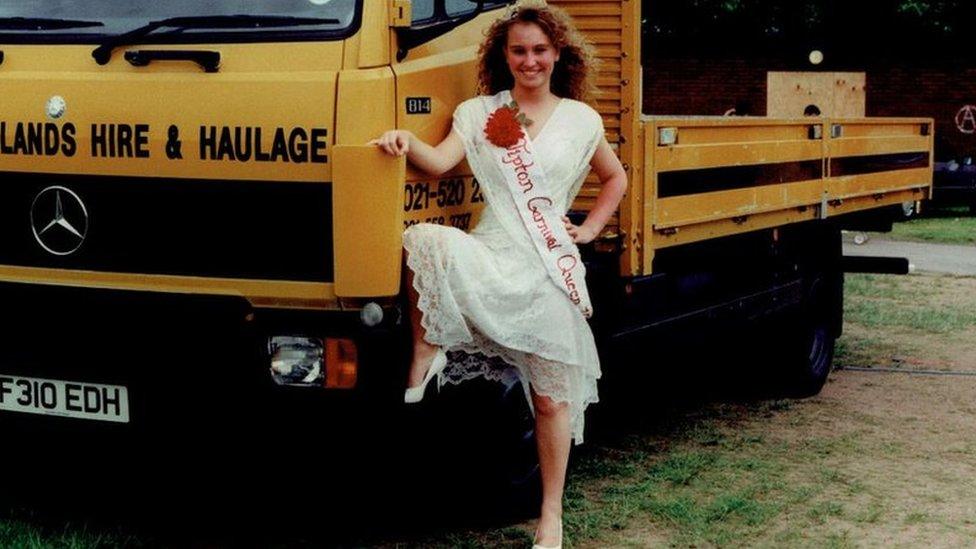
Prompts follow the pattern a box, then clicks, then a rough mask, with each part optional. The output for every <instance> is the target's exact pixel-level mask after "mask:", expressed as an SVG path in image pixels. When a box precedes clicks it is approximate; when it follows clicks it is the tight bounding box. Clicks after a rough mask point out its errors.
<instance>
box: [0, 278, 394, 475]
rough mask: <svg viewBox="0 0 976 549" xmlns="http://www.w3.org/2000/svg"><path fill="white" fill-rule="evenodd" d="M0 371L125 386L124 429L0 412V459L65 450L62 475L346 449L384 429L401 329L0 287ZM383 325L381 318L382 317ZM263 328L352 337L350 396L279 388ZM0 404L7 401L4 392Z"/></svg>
mask: <svg viewBox="0 0 976 549" xmlns="http://www.w3.org/2000/svg"><path fill="white" fill-rule="evenodd" d="M0 303H2V304H3V305H2V307H0V317H2V319H3V326H4V328H3V330H2V332H0V375H3V374H5V375H8V376H22V377H31V378H42V379H54V380H65V381H72V382H87V383H97V384H107V385H118V386H124V387H126V389H127V391H128V401H129V408H130V421H129V422H128V423H109V422H102V421H93V420H85V419H76V418H64V417H54V416H48V415H37V414H28V413H22V412H9V411H0V437H2V440H4V441H6V442H5V444H4V446H5V448H6V450H4V452H3V453H2V454H0V460H2V461H6V462H8V464H11V463H12V461H13V460H16V459H20V458H23V462H24V463H28V464H29V463H31V462H32V460H35V459H37V458H38V457H41V458H43V457H44V456H66V455H67V456H70V459H68V460H65V461H64V466H65V467H71V468H77V467H85V468H86V470H90V469H88V468H90V467H91V466H93V465H99V464H101V465H108V466H110V467H114V466H118V465H120V464H123V463H125V464H130V465H133V464H143V463H145V462H146V461H147V460H148V461H154V462H155V461H159V460H164V461H165V462H166V463H167V464H170V465H177V462H183V464H185V465H188V466H191V467H193V468H196V469H199V468H201V467H202V466H203V460H202V458H204V457H206V456H217V455H228V454H233V453H234V452H237V451H241V450H242V449H249V450H244V451H248V452H253V451H254V450H253V449H256V448H264V449H267V450H268V453H269V454H275V453H277V452H279V451H280V452H287V451H288V450H287V449H288V448H301V447H302V446H303V445H305V446H307V447H309V448H311V447H312V446H315V447H322V446H323V444H324V443H326V444H325V445H326V446H328V444H327V443H329V442H333V443H334V444H335V445H336V446H341V447H343V448H349V447H350V446H355V441H356V440H357V439H361V438H364V437H371V438H375V437H376V436H377V435H378V433H376V432H375V431H376V429H378V428H382V427H383V426H384V425H386V424H387V423H388V422H386V421H383V418H389V415H390V413H391V410H394V409H395V407H396V406H397V405H398V398H401V397H400V395H401V394H402V393H401V392H400V391H402V383H403V372H404V368H403V365H405V364H406V363H405V362H404V361H403V356H404V355H403V349H405V348H406V347H404V346H403V345H402V343H403V341H404V339H403V338H404V337H406V336H407V335H406V333H405V331H404V330H402V329H400V328H399V327H398V326H397V325H396V323H395V319H393V318H391V319H390V321H388V322H387V323H385V324H384V325H381V326H380V327H378V328H372V329H370V328H366V327H365V326H363V325H362V324H361V323H359V321H358V315H355V314H350V313H342V312H323V311H320V312H295V311H285V310H278V311H270V310H269V311H266V310H254V309H252V308H251V306H250V305H249V303H248V302H247V301H245V300H243V299H238V298H228V297H212V296H191V295H178V294H164V293H149V292H128V291H114V290H95V289H77V288H64V287H56V286H44V285H28V284H0ZM388 316H390V317H392V316H394V315H388ZM276 333H289V334H296V333H304V334H312V335H317V336H319V337H322V336H326V335H342V336H346V337H352V338H354V339H355V340H356V341H357V347H358V349H359V357H360V368H359V380H358V384H357V387H356V388H355V389H320V388H301V389H299V388H284V387H279V386H276V385H275V384H274V383H273V381H272V380H271V377H270V375H269V371H268V364H269V360H268V356H267V350H266V340H267V337H268V335H270V334H276ZM8 398H9V395H8Z"/></svg>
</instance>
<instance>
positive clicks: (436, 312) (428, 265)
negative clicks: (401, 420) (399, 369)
mask: <svg viewBox="0 0 976 549" xmlns="http://www.w3.org/2000/svg"><path fill="white" fill-rule="evenodd" d="M443 229H445V228H444V227H437V226H433V227H424V226H423V225H415V226H413V227H411V228H410V229H408V230H407V231H406V232H405V233H404V239H403V243H404V249H405V250H406V252H407V268H409V269H410V270H411V271H412V272H413V288H414V290H416V292H417V296H418V300H417V308H418V309H419V310H420V317H421V326H422V327H423V328H424V331H425V334H426V335H425V340H426V341H427V342H428V343H430V344H432V345H437V346H440V347H443V348H444V349H445V350H446V351H449V352H451V354H450V360H449V365H448V367H447V368H446V369H445V371H444V372H442V373H441V374H440V376H439V380H438V381H439V382H440V383H445V382H446V383H452V384H460V383H462V382H464V381H467V380H470V379H474V378H476V377H485V378H486V379H489V380H494V381H501V380H504V379H505V377H506V376H510V375H518V376H519V378H520V379H521V381H522V386H523V388H524V390H525V396H526V400H527V401H528V403H529V407H530V409H532V413H533V414H534V413H535V408H534V406H533V403H532V398H531V393H530V387H531V389H532V390H534V391H535V392H536V394H538V395H540V396H545V397H548V398H550V399H552V400H553V401H554V402H567V403H569V404H570V407H571V414H570V429H571V433H572V435H573V438H574V439H575V441H576V444H581V443H582V442H583V430H584V423H585V421H584V420H585V415H584V414H585V411H586V407H587V406H589V404H591V403H594V402H598V401H599V398H598V395H597V381H596V380H597V379H598V378H599V366H598V365H597V364H596V361H597V360H598V359H597V358H596V356H595V353H594V358H593V360H594V364H592V365H584V364H576V363H571V362H567V361H562V360H558V358H559V357H561V356H567V355H568V352H567V351H566V350H564V349H560V350H557V349H556V348H552V343H549V342H546V341H541V340H538V338H534V337H533V336H532V334H529V333H519V334H509V335H511V336H512V337H511V338H508V339H510V340H509V341H505V344H501V343H499V342H497V341H495V340H494V339H492V338H490V337H488V336H486V335H484V334H482V333H481V332H479V331H478V330H477V329H475V328H474V327H472V326H470V325H469V324H468V323H467V322H466V321H465V317H464V316H463V315H462V313H461V310H460V308H459V307H458V304H457V301H456V299H455V296H453V295H451V294H450V292H447V291H442V290H445V289H446V288H447V287H448V286H447V282H448V280H449V277H448V271H449V269H450V268H451V265H450V262H451V261H452V257H451V254H450V253H447V252H448V251H447V250H446V249H443V248H444V247H445V246H446V242H445V240H446V239H445V238H439V237H438V236H444V235H436V234H434V235H429V236H432V237H431V238H424V232H427V231H438V230H443ZM465 236H467V235H465ZM516 336H517V337H516ZM503 339H505V338H503ZM530 349H531V350H530ZM513 370H514V373H513Z"/></svg>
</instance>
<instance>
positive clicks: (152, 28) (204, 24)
mask: <svg viewBox="0 0 976 549" xmlns="http://www.w3.org/2000/svg"><path fill="white" fill-rule="evenodd" d="M339 22H340V21H339V20H338V19H332V18H322V17H290V16H281V15H207V16H199V17H171V18H169V19H161V20H159V21H152V22H151V23H148V24H146V25H143V26H141V27H138V28H135V29H132V30H131V31H129V32H125V33H122V34H120V35H118V36H113V37H112V38H109V39H108V40H106V41H105V42H102V44H101V45H100V46H98V47H97V48H95V49H94V50H93V51H92V57H94V58H95V61H96V62H97V63H98V64H99V65H104V64H106V63H108V61H109V59H111V58H112V50H114V49H115V48H117V47H119V46H125V45H128V44H135V43H138V42H139V41H140V40H141V39H142V38H145V37H146V36H149V35H150V34H152V33H154V32H156V31H157V30H158V29H173V30H176V31H182V30H186V29H262V28H276V27H304V26H310V25H338V24H339Z"/></svg>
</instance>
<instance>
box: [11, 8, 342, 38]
mask: <svg viewBox="0 0 976 549" xmlns="http://www.w3.org/2000/svg"><path fill="white" fill-rule="evenodd" d="M360 4H361V1H360V0H261V1H254V0H126V1H124V2H123V1H119V0H18V1H13V2H2V3H0V41H2V42H7V43H10V42H20V41H36V40H43V41H55V42H58V41H67V42H74V41H78V42H97V41H99V40H104V39H105V38H106V37H107V36H112V35H118V34H122V33H125V32H128V31H131V30H132V29H135V28H139V27H142V26H145V25H147V24H149V23H151V22H153V21H158V20H161V19H169V18H173V17H207V16H218V17H219V16H227V15H244V16H256V17H264V16H273V17H300V18H309V20H311V19H313V18H314V19H316V20H319V21H327V22H319V23H316V24H310V25H287V26H285V25H283V26H275V25H270V26H258V25H247V26H242V28H225V27H221V28H185V29H179V30H178V31H175V32H170V33H169V36H167V35H166V33H164V32H160V33H156V34H155V35H154V38H153V40H154V41H160V40H164V39H173V38H177V37H176V36H174V35H176V34H178V35H179V39H178V40H173V41H182V40H185V41H192V40H194V39H196V40H199V39H201V36H200V35H201V34H204V35H207V36H208V37H210V36H213V37H214V38H216V39H218V40H220V38H219V36H220V35H234V36H235V37H236V36H239V35H241V34H247V35H249V37H248V39H247V40H248V41H255V40H261V38H260V35H261V34H262V33H263V34H273V35H274V36H275V39H285V40H287V39H288V38H289V37H292V38H296V39H298V38H311V36H309V35H314V36H322V37H326V38H328V37H341V36H343V35H344V34H345V32H344V31H347V30H349V29H350V27H352V25H353V23H354V22H355V20H356V11H357V10H358V9H359V5H360ZM4 22H6V24H4ZM65 22H67V23H65ZM71 23H75V24H71ZM81 23H84V24H81ZM255 34H257V35H258V36H252V35H255ZM225 38H229V36H225Z"/></svg>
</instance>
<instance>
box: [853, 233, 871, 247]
mask: <svg viewBox="0 0 976 549" xmlns="http://www.w3.org/2000/svg"><path fill="white" fill-rule="evenodd" d="M867 241H868V235H867V233H865V232H863V231H858V232H856V233H854V243H855V244H857V245H858V246H860V245H861V244H864V243H865V242H867Z"/></svg>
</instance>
